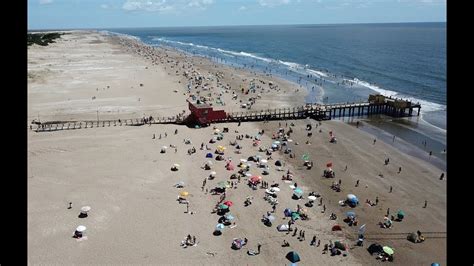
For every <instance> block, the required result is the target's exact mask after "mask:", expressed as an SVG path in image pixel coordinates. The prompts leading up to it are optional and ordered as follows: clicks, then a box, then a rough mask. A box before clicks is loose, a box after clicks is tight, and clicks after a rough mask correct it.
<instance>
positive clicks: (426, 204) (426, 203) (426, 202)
mask: <svg viewBox="0 0 474 266" xmlns="http://www.w3.org/2000/svg"><path fill="white" fill-rule="evenodd" d="M426 206H428V201H427V200H425V205H424V206H423V208H426Z"/></svg>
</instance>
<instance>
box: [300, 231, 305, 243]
mask: <svg viewBox="0 0 474 266" xmlns="http://www.w3.org/2000/svg"><path fill="white" fill-rule="evenodd" d="M304 232H305V231H303V232H302V233H301V239H300V240H301V241H304V240H305V237H304Z"/></svg>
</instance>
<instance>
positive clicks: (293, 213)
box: [291, 212, 300, 220]
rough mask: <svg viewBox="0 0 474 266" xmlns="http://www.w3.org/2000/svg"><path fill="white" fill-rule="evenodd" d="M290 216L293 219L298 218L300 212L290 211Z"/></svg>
mask: <svg viewBox="0 0 474 266" xmlns="http://www.w3.org/2000/svg"><path fill="white" fill-rule="evenodd" d="M291 218H292V219H293V220H296V219H299V218H300V214H299V213H297V212H292V213H291Z"/></svg>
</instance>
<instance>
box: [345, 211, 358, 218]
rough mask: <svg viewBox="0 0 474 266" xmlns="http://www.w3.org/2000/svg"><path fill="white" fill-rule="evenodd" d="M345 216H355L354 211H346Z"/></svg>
mask: <svg viewBox="0 0 474 266" xmlns="http://www.w3.org/2000/svg"><path fill="white" fill-rule="evenodd" d="M346 216H347V217H349V218H351V217H356V214H355V212H346Z"/></svg>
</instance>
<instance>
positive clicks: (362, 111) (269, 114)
mask: <svg viewBox="0 0 474 266" xmlns="http://www.w3.org/2000/svg"><path fill="white" fill-rule="evenodd" d="M415 109H417V115H420V109H421V105H420V104H413V103H411V102H410V101H406V100H402V99H392V98H385V97H383V96H381V95H375V96H374V95H371V96H370V97H369V101H367V102H359V103H341V104H326V105H321V104H306V105H305V106H300V107H292V108H278V109H271V110H259V111H246V112H232V113H228V114H227V115H225V116H219V117H215V118H213V119H212V121H208V123H229V122H251V121H270V120H294V119H306V118H311V119H315V120H319V121H320V120H329V119H332V118H339V117H354V116H357V117H361V116H371V115H378V114H384V115H388V116H392V117H406V116H412V115H413V110H415ZM211 111H212V110H211ZM219 112H221V111H219ZM188 117H191V115H190V116H188ZM188 117H182V116H172V117H163V118H158V119H152V120H151V121H147V122H146V123H145V120H144V119H141V118H140V119H125V120H120V119H117V120H102V121H50V122H44V123H37V124H35V127H36V128H33V125H32V126H31V129H33V130H35V131H36V132H45V131H46V132H48V131H58V130H74V129H83V128H94V127H111V126H142V125H145V124H150V125H151V124H179V125H181V124H188V125H189V124H190V121H189V119H187V118H188Z"/></svg>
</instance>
